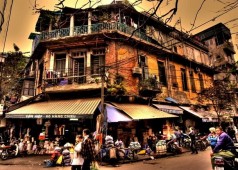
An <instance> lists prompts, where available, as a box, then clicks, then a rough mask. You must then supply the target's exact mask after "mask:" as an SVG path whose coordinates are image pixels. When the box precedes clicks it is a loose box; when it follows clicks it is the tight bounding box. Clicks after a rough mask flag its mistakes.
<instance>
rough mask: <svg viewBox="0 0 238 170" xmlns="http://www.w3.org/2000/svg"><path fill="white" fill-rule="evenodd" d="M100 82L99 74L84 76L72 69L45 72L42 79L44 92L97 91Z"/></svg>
mask: <svg viewBox="0 0 238 170" xmlns="http://www.w3.org/2000/svg"><path fill="white" fill-rule="evenodd" d="M100 81H101V78H100V76H99V74H91V75H88V74H87V75H86V74H84V73H80V72H76V71H73V69H64V70H46V72H45V78H44V82H45V83H44V84H45V91H71V90H87V89H98V88H101V84H100Z"/></svg>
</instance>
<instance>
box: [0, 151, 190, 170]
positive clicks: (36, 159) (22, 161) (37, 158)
mask: <svg viewBox="0 0 238 170" xmlns="http://www.w3.org/2000/svg"><path fill="white" fill-rule="evenodd" d="M185 152H188V150H187V149H183V153H185ZM183 153H182V154H183ZM167 156H173V154H171V153H166V154H164V155H159V154H153V155H138V159H136V160H123V161H120V162H119V164H125V163H132V162H138V161H146V160H152V159H157V158H162V157H167ZM49 158H50V155H27V156H25V157H21V156H19V157H15V158H9V159H7V160H4V161H3V160H1V159H0V165H32V166H44V163H43V161H44V160H46V159H49ZM103 165H107V163H103Z"/></svg>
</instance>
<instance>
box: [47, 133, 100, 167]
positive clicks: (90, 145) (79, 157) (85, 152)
mask: <svg viewBox="0 0 238 170" xmlns="http://www.w3.org/2000/svg"><path fill="white" fill-rule="evenodd" d="M64 148H65V149H64V150H63V151H62V148H60V147H56V148H55V151H54V153H53V154H52V156H51V159H50V160H46V161H45V163H46V166H55V165H57V164H59V165H60V164H62V162H63V164H64V165H71V169H72V170H90V167H91V164H92V162H94V160H95V155H96V154H95V146H94V141H93V138H92V136H91V133H90V131H89V129H84V130H83V133H82V135H77V136H76V137H75V145H74V146H73V148H72V146H71V145H68V146H64ZM68 148H72V150H73V154H72V156H71V157H70V151H69V150H70V149H68ZM66 154H67V155H69V160H70V161H69V162H68V161H64V159H65V158H66V157H67V156H66ZM67 158H68V157H67Z"/></svg>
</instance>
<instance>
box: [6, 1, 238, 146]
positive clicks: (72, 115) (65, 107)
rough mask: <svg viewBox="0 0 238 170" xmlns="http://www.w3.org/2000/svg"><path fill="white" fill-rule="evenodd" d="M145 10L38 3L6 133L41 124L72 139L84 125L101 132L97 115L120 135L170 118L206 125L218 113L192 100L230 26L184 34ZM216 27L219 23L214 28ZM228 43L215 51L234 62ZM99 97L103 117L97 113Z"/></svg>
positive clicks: (170, 123) (183, 124)
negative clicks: (29, 51) (50, 8)
mask: <svg viewBox="0 0 238 170" xmlns="http://www.w3.org/2000/svg"><path fill="white" fill-rule="evenodd" d="M148 16H149V14H148V13H145V12H142V13H141V12H138V11H136V10H135V9H134V8H133V7H132V6H130V5H126V4H123V3H120V4H117V3H112V4H109V5H102V6H98V7H96V8H88V9H74V8H69V7H65V8H63V9H62V10H61V11H45V10H41V12H40V16H39V18H38V21H37V23H36V27H35V32H36V33H31V34H30V36H29V38H30V39H32V40H33V43H32V55H31V60H30V62H29V63H28V65H27V66H26V68H25V72H24V75H23V87H22V95H21V102H20V103H17V104H15V105H13V106H11V107H10V108H9V111H8V112H7V113H6V118H7V122H8V123H7V125H6V126H7V128H8V129H12V128H13V129H14V134H11V135H15V136H16V137H22V136H24V133H27V130H28V131H29V128H30V129H31V130H30V131H31V132H32V136H33V137H35V138H38V135H39V133H40V132H42V129H44V130H45V133H46V136H47V137H48V138H49V139H54V138H55V137H57V136H64V137H65V138H66V139H67V140H69V141H70V142H72V141H73V140H74V136H75V135H76V134H78V133H81V131H82V129H83V128H86V127H87V128H90V129H91V131H97V132H98V133H101V131H100V129H101V130H102V129H103V128H104V126H102V125H99V124H100V123H101V122H103V120H101V119H104V120H107V122H108V130H107V131H108V133H110V134H112V135H113V136H114V138H115V139H117V138H120V139H122V140H124V141H126V139H127V138H128V137H129V138H130V137H131V136H132V135H136V136H137V137H138V139H139V141H140V142H146V139H147V136H149V135H151V134H152V133H159V132H161V133H163V134H165V135H166V134H167V135H169V134H171V133H172V132H173V130H174V127H175V126H179V127H180V128H181V129H182V130H183V131H186V130H187V128H189V127H191V126H194V127H196V128H198V129H200V130H201V131H207V128H208V127H209V126H210V125H212V124H213V123H214V122H216V121H217V120H216V115H215V114H214V113H213V111H212V109H211V108H210V107H208V106H201V107H200V108H198V109H197V107H196V109H194V108H195V106H196V105H197V103H198V102H197V95H198V93H199V92H200V91H201V90H202V89H204V88H207V87H209V86H210V85H211V84H212V82H213V77H214V69H213V65H214V63H216V62H215V59H214V58H216V59H218V58H217V55H215V53H214V52H213V54H214V55H211V50H210V47H211V46H209V43H210V45H211V44H212V43H214V44H215V45H214V44H212V45H214V49H215V48H216V47H217V46H219V45H221V44H223V43H226V42H228V40H229V39H230V36H229V35H230V32H229V30H227V28H226V27H225V26H224V25H223V24H220V25H217V26H216V27H215V28H211V30H213V31H211V30H205V31H204V32H201V33H200V34H198V35H197V36H194V37H189V36H188V35H187V34H185V33H183V32H180V31H178V30H176V29H175V28H173V27H170V26H168V25H165V24H164V23H163V22H162V21H160V20H159V19H158V18H154V17H151V18H149V20H148V21H147V22H146V24H144V22H145V20H147V19H148ZM220 27H221V28H224V29H225V30H224V29H220V32H219V31H218V32H216V31H214V29H215V30H217V29H218V28H220ZM209 31H210V32H209ZM218 34H219V35H218ZM217 35H218V36H217ZM220 35H226V36H220ZM204 37H205V38H204ZM219 43H220V44H219ZM226 45H227V46H225V45H224V46H222V47H220V46H219V48H221V51H222V50H223V51H224V50H225V52H224V53H222V54H223V55H222V54H221V55H219V57H224V58H227V60H226V61H227V62H226V63H229V62H233V61H234V58H233V54H234V49H232V48H233V47H232V44H230V46H229V44H228V43H226ZM216 61H217V60H216ZM219 61H220V60H219ZM222 61H223V60H222ZM102 89H103V91H104V95H102ZM102 97H103V103H105V109H104V111H105V114H103V115H107V116H106V118H103V117H101V118H100V116H98V115H100V112H101V103H102ZM191 106H192V107H191ZM201 124H203V125H205V126H200V125H201ZM28 133H29V132H28Z"/></svg>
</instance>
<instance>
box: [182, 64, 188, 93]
mask: <svg viewBox="0 0 238 170" xmlns="http://www.w3.org/2000/svg"><path fill="white" fill-rule="evenodd" d="M181 78H182V85H183V91H187V90H188V84H187V77H186V70H185V69H183V68H181Z"/></svg>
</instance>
